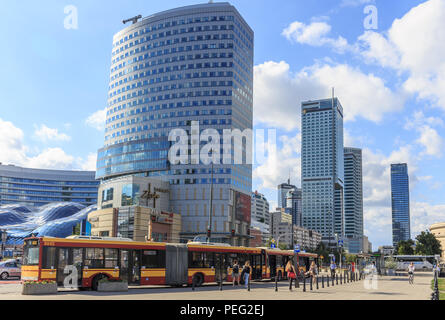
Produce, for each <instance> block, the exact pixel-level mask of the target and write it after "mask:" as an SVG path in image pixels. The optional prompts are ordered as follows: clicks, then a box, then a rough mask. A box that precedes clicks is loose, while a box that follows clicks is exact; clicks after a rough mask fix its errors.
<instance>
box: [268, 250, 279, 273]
mask: <svg viewBox="0 0 445 320" xmlns="http://www.w3.org/2000/svg"><path fill="white" fill-rule="evenodd" d="M268 258H269V267H270V277H271V278H273V277H275V275H276V273H277V256H276V255H272V254H269V255H268Z"/></svg>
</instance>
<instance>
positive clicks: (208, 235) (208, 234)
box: [207, 229, 212, 239]
mask: <svg viewBox="0 0 445 320" xmlns="http://www.w3.org/2000/svg"><path fill="white" fill-rule="evenodd" d="M211 234H212V232H211V231H210V229H208V230H207V238H209V239H210V236H211Z"/></svg>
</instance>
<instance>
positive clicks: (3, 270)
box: [0, 259, 22, 280]
mask: <svg viewBox="0 0 445 320" xmlns="http://www.w3.org/2000/svg"><path fill="white" fill-rule="evenodd" d="M21 269H22V268H21V265H20V263H17V260H15V259H14V260H7V261H3V262H0V280H8V279H10V278H20V276H21V272H22V271H21Z"/></svg>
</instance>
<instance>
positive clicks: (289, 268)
mask: <svg viewBox="0 0 445 320" xmlns="http://www.w3.org/2000/svg"><path fill="white" fill-rule="evenodd" d="M286 272H287V277H288V278H289V290H290V291H292V281H294V280H295V281H297V272H296V271H295V267H294V265H293V263H292V260H289V261H288V262H287V265H286Z"/></svg>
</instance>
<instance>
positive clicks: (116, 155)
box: [97, 3, 254, 245]
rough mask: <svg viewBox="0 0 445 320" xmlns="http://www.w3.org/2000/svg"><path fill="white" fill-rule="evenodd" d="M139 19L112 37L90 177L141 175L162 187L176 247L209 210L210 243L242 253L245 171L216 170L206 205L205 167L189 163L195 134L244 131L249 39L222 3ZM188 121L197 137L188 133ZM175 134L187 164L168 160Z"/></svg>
mask: <svg viewBox="0 0 445 320" xmlns="http://www.w3.org/2000/svg"><path fill="white" fill-rule="evenodd" d="M137 20H138V19H137V18H135V19H134V23H133V24H132V25H130V26H127V27H126V28H124V29H123V30H121V31H120V32H118V33H117V34H116V35H115V36H114V38H113V49H112V61H111V75H110V84H109V99H108V107H107V120H106V131H105V145H104V147H103V148H102V149H101V150H99V154H98V164H97V178H100V179H102V180H104V179H113V178H114V177H118V176H123V175H139V176H148V177H159V178H160V179H164V180H166V181H169V182H170V185H171V188H170V207H171V210H172V211H173V212H175V213H180V214H181V215H182V225H183V230H182V233H181V237H182V238H183V240H184V241H186V240H187V239H193V238H194V237H195V236H197V235H205V234H206V232H207V228H208V226H209V222H210V217H209V213H210V211H211V210H210V207H212V212H211V217H212V223H211V231H212V241H221V242H232V243H233V244H242V245H245V244H247V240H248V238H249V236H248V230H249V226H250V218H251V217H250V214H251V212H250V204H251V197H250V194H251V192H252V166H251V165H250V164H247V162H243V164H233V163H234V162H232V164H224V165H223V164H219V163H218V162H216V163H215V165H214V169H213V197H211V193H212V192H211V189H212V188H211V185H212V183H211V182H212V178H211V176H212V175H211V173H212V172H211V171H212V169H211V168H212V166H211V165H209V164H204V163H203V162H202V161H200V160H202V159H198V161H194V160H191V159H190V158H191V156H190V155H192V156H193V155H199V148H200V140H201V139H200V138H202V139H204V137H203V135H201V136H200V137H199V134H200V133H202V132H203V131H204V130H206V129H216V130H217V132H218V133H219V134H220V135H222V134H223V130H225V129H227V130H234V129H239V130H241V131H244V130H245V129H252V123H253V105H252V101H253V99H252V94H253V54H254V50H253V48H254V34H253V31H252V29H251V28H250V27H249V25H248V24H247V23H246V22H245V20H244V19H243V18H242V17H241V15H240V14H239V13H238V11H237V10H236V9H235V7H233V6H232V5H230V4H229V3H208V4H199V5H192V6H186V7H181V8H176V9H172V10H168V11H164V12H161V13H156V14H153V15H150V16H149V17H146V18H144V19H142V20H140V21H137ZM192 122H197V123H199V130H195V129H193V130H192V129H191V124H192ZM175 129H182V130H185V131H186V132H187V133H188V135H189V136H190V134H191V136H192V138H191V139H190V138H189V139H188V143H187V145H189V146H188V148H189V150H188V155H189V156H188V157H189V160H190V162H189V163H192V164H171V163H170V162H169V159H168V152H169V150H170V147H171V145H174V144H176V141H175V142H172V143H171V142H169V134H170V133H171V132H176V131H177V130H175ZM206 140H207V143H208V141H209V139H206ZM212 141H213V140H212ZM219 141H220V139H217V141H216V142H219ZM213 142H215V141H213ZM204 144H206V143H205V142H203V141H201V145H204ZM194 145H195V146H196V145H197V147H198V150H196V149H195V148H194V147H193V146H194ZM186 147H187V146H186ZM192 148H193V149H192ZM221 149H222V148H221ZM244 149H245V148H244ZM201 151H202V150H201ZM186 156H187V155H186ZM221 163H222V162H221ZM210 198H212V199H213V201H210ZM232 229H236V235H237V237H236V238H235V239H232V238H231V230H232ZM231 239H232V240H233V241H231Z"/></svg>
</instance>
